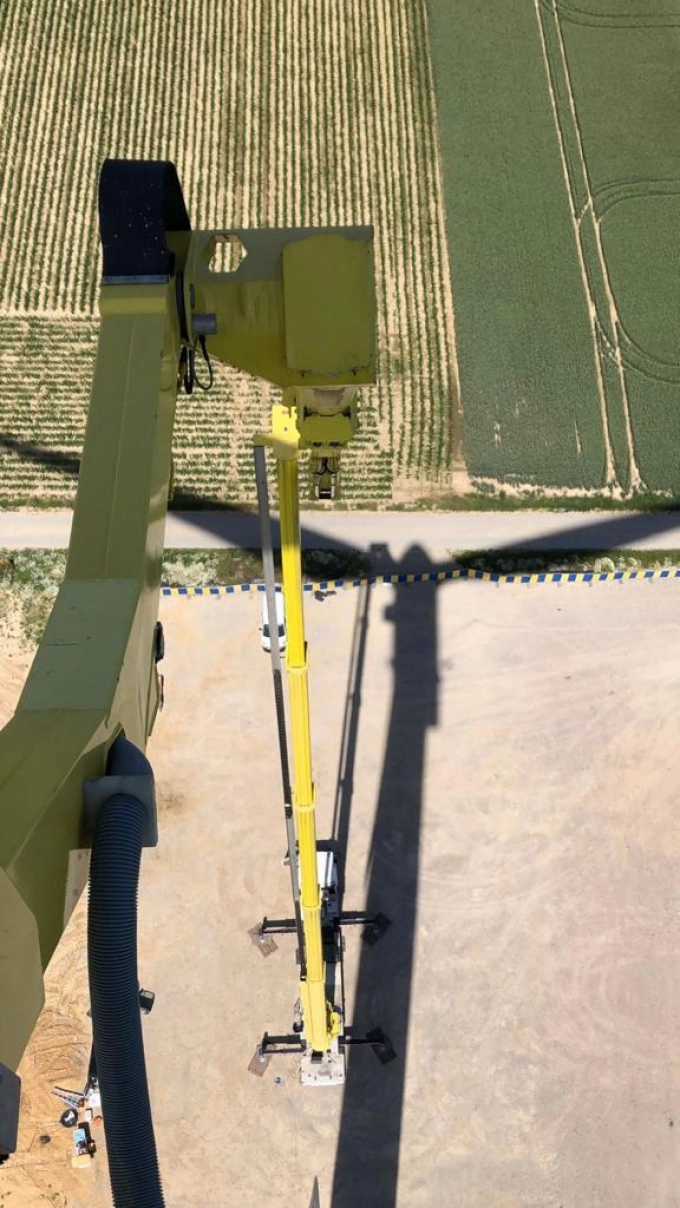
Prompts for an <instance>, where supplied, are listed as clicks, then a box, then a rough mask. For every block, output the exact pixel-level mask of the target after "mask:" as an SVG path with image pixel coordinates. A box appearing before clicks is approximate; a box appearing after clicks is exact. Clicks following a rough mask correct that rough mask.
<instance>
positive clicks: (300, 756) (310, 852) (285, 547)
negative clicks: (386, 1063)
mask: <svg viewBox="0 0 680 1208" xmlns="http://www.w3.org/2000/svg"><path fill="white" fill-rule="evenodd" d="M278 477H279V509H280V523H281V560H282V566H283V591H284V596H285V608H286V626H287V631H288V641H287V646H286V666H287V668H288V686H289V695H290V718H291V738H292V745H293V769H294V777H295V782H294V790H293V809H294V812H295V823H296V830H297V836H298V847H299V858H300V903H301V907H302V923H303V927H304V933H305V954H306V958H307V959H306V978H305V979H304V980H303V981H302V982H301V984H300V1002H301V1005H302V1016H303V1020H304V1028H305V1036H306V1039H307V1042H308V1044H309V1045H310V1047H311V1048H312V1049H314V1050H315V1051H316V1052H324V1051H325V1050H327V1049H329V1048H330V1046H331V1044H332V1042H333V1039H334V1037H335V1036H337V1035H338V1033H339V1031H340V1027H341V1021H340V1016H339V1015H338V1013H337V1012H336V1011H334V1010H333V1008H332V1006H331V1004H330V1003H328V1002H327V1001H326V965H325V961H324V959H323V944H322V937H321V894H320V890H319V878H318V873H317V863H316V808H315V804H314V781H313V779H312V747H311V735H310V725H309V689H308V677H307V643H306V641H305V619H304V610H303V597H302V561H301V545H300V510H299V494H298V478H299V475H298V462H297V460H291V461H281V460H280V461H279V462H278Z"/></svg>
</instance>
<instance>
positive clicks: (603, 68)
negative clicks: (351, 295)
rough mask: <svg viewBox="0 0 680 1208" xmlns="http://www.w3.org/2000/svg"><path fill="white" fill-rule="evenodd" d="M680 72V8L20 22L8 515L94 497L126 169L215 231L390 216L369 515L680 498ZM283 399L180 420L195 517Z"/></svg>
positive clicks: (3, 104) (267, 0)
mask: <svg viewBox="0 0 680 1208" xmlns="http://www.w3.org/2000/svg"><path fill="white" fill-rule="evenodd" d="M679 67H680V0H639V2H637V0H636V2H635V3H632V0H578V4H577V2H576V0H573V2H572V0H568V2H567V0H517V2H516V3H514V4H493V5H492V4H478V3H476V2H475V0H458V2H457V3H456V4H453V3H452V0H222V3H219V4H217V3H213V2H212V0H177V3H175V4H173V5H168V4H165V3H161V0H120V3H115V4H114V3H110V4H109V3H106V2H105V0H50V2H48V0H6V2H5V3H4V4H3V5H2V6H0V112H2V115H3V135H4V137H3V139H2V144H1V147H0V169H1V179H0V239H1V240H2V249H3V272H2V274H1V276H0V319H1V321H2V329H3V340H2V348H1V349H0V370H1V373H2V376H1V378H0V506H4V507H7V506H11V505H13V504H20V503H30V502H35V503H43V504H59V503H68V502H69V501H70V500H71V499H72V498H73V494H74V490H75V483H76V479H77V473H78V460H79V455H80V448H81V444H82V438H83V431H84V419H85V414H86V409H87V402H88V395H89V386H90V381H91V377H92V369H93V363H94V355H95V350H96V340H97V319H96V305H97V303H96V298H97V278H98V273H99V251H98V236H97V216H96V189H97V178H98V173H99V168H100V166H101V163H102V161H103V159H104V158H105V157H106V156H122V157H159V158H170V159H173V160H174V161H175V162H176V164H177V166H178V169H179V173H180V177H181V180H182V183H183V187H184V191H185V195H186V198H187V203H188V206H189V210H190V213H191V216H192V220H193V223H194V226H197V227H201V226H202V227H218V228H229V227H230V226H232V227H238V226H263V225H268V226H273V225H301V224H310V225H314V224H333V223H373V225H374V227H375V231H376V265H377V296H378V311H379V370H380V381H379V384H378V385H377V386H376V387H374V388H372V389H369V390H364V391H363V392H362V398H361V415H362V426H361V435H360V437H359V439H358V440H357V441H356V442H355V444H354V446H353V447H352V448H351V450H350V451H349V452H348V455H347V457H346V459H345V470H344V479H343V485H344V495H345V498H346V500H347V501H348V502H349V503H350V504H356V505H370V504H378V505H379V504H386V503H388V502H392V501H393V502H397V503H402V504H408V503H409V502H411V501H413V500H414V499H415V498H417V497H419V496H426V497H430V498H432V499H435V498H436V497H437V496H441V497H442V498H450V497H451V494H452V492H455V491H457V490H460V489H465V488H466V487H467V488H469V486H470V485H472V486H473V487H477V488H478V489H479V490H480V491H484V492H487V493H489V492H492V493H493V492H496V491H498V489H499V488H503V489H504V490H505V491H508V490H509V491H513V490H515V492H516V493H517V492H519V493H522V492H524V491H526V490H529V491H532V490H542V491H546V492H556V493H559V492H565V491H566V492H568V491H569V490H570V489H571V490H573V491H576V492H579V493H581V494H583V493H584V492H585V493H588V492H592V493H597V494H598V495H599V497H600V498H601V497H602V495H603V494H604V495H607V494H609V495H610V496H622V495H630V494H631V493H633V494H634V493H636V492H638V491H643V490H647V491H660V492H673V493H674V494H678V493H680V455H679V454H678V452H677V450H678V448H680V355H679V351H678V350H679V348H680V339H679V337H678V322H677V314H678V310H679V305H678V304H679V302H680V297H679V294H680V286H679V284H678V282H679V275H678V272H677V252H676V250H675V249H676V248H677V246H678V235H679V234H680V231H679V230H678V228H679V226H680V208H679V203H678V197H679V194H680V167H679V166H678V164H679V163H680V159H679V158H678V151H679V149H680V148H679V146H678V133H677V120H676V108H677V103H676V93H677V87H676V80H677V75H678V70H679ZM440 149H441V152H442V154H440ZM272 398H273V392H272V391H271V390H270V389H269V388H268V387H267V386H264V385H262V384H260V383H258V382H256V381H254V380H252V379H248V378H245V377H244V376H242V375H240V374H238V373H236V372H235V371H229V370H226V369H225V370H221V371H220V372H219V374H218V382H217V387H216V389H215V391H214V393H213V394H211V395H209V396H200V397H196V396H194V397H192V398H191V399H186V398H184V397H182V398H181V399H180V401H179V406H178V420H177V430H176V440H175V461H176V478H175V482H176V492H177V493H176V500H177V502H178V503H180V504H182V503H183V504H185V505H199V506H200V505H201V504H210V503H211V502H214V501H220V502H243V501H249V500H252V499H253V495H254V491H253V481H252V468H251V453H250V440H251V436H252V434H253V432H254V431H255V430H256V429H257V428H258V427H260V426H261V424H262V422H263V419H264V417H265V415H266V412H267V409H268V407H269V406H270V404H271V401H272Z"/></svg>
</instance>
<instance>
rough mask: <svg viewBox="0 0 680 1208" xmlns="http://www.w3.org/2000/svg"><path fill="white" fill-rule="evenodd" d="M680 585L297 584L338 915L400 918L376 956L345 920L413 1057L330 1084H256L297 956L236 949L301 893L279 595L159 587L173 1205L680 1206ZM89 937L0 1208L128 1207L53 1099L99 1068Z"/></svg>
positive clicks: (153, 948) (152, 936)
mask: <svg viewBox="0 0 680 1208" xmlns="http://www.w3.org/2000/svg"><path fill="white" fill-rule="evenodd" d="M677 592H678V588H677V586H676V585H675V584H674V583H672V582H659V581H656V582H653V583H644V582H639V583H638V582H635V583H626V584H622V585H615V584H602V585H596V586H593V587H587V586H584V585H572V586H564V587H557V586H538V587H523V586H507V585H505V586H502V587H499V588H495V587H493V586H491V585H487V584H481V583H479V584H478V583H468V582H458V583H448V584H443V585H440V586H437V585H431V584H427V585H414V586H412V587H401V588H398V589H394V588H384V587H376V588H374V589H372V591H371V592H370V594H369V595H368V596H366V595H362V594H361V593H358V592H347V593H344V594H339V595H336V596H330V597H328V598H326V599H325V600H323V601H320V600H316V599H314V598H308V602H307V615H308V629H309V640H310V647H311V671H310V674H311V695H312V709H313V717H312V740H313V744H314V751H315V773H316V785H317V799H318V805H319V817H320V826H319V832H320V836H321V837H328V836H329V835H330V834H331V833H334V834H335V836H336V838H338V840H339V842H340V845H341V847H346V851H347V861H346V895H345V905H346V907H347V908H348V909H359V908H362V907H364V906H367V907H368V908H369V909H376V908H377V909H380V910H382V911H383V912H384V913H385V914H387V915H388V916H389V918H390V919H391V920H392V926H391V928H390V929H389V931H388V932H387V934H386V935H385V937H384V938H383V939H382V940H381V941H380V943H379V944H378V945H376V946H375V947H373V948H369V947H363V948H362V945H361V942H360V939H359V936H358V935H356V934H352V933H350V932H348V934H347V953H346V956H347V976H348V985H349V995H348V1008H349V1015H350V1020H351V1022H352V1023H353V1024H354V1025H355V1026H356V1028H357V1030H362V1029H367V1028H369V1027H371V1026H373V1025H375V1024H380V1025H382V1027H383V1028H384V1029H385V1031H386V1032H387V1033H388V1034H389V1035H390V1037H391V1039H392V1041H393V1044H394V1046H395V1048H396V1050H397V1053H398V1059H397V1060H396V1061H394V1062H392V1064H390V1065H388V1066H385V1067H381V1066H380V1064H379V1063H378V1062H377V1061H376V1060H375V1058H374V1057H373V1055H372V1054H371V1053H370V1051H360V1050H358V1051H355V1053H354V1054H352V1057H351V1060H350V1064H349V1072H348V1079H347V1083H346V1085H345V1087H344V1088H334V1089H326V1090H320V1089H319V1090H316V1089H312V1090H310V1089H305V1088H302V1087H301V1086H300V1085H299V1084H298V1078H297V1065H296V1061H295V1060H294V1059H293V1058H288V1057H286V1058H280V1059H277V1061H276V1063H272V1065H271V1066H270V1068H269V1070H268V1071H267V1073H266V1074H265V1076H264V1077H263V1078H262V1079H257V1078H254V1077H253V1076H252V1075H251V1074H249V1073H248V1071H247V1066H248V1062H249V1060H250V1058H251V1056H252V1054H253V1051H254V1048H255V1044H256V1042H257V1040H258V1039H259V1037H260V1036H261V1034H262V1032H263V1030H264V1029H269V1030H270V1031H277V1030H288V1028H289V1027H290V1024H291V1022H292V1007H293V1003H294V1000H295V998H296V996H297V987H296V970H295V964H294V954H293V948H294V943H293V940H292V939H290V940H288V939H282V940H281V942H280V944H279V948H278V950H277V951H276V952H275V953H274V954H273V955H272V956H270V957H269V958H268V959H266V960H265V959H263V958H262V957H261V955H260V954H259V953H258V952H257V951H256V949H255V948H254V947H253V945H252V944H251V941H250V938H249V936H248V928H249V927H251V926H252V925H253V924H254V923H255V922H257V921H258V919H259V918H261V916H262V914H263V913H268V914H270V915H277V914H281V913H286V912H287V911H288V906H289V903H288V896H287V895H288V873H287V870H286V869H285V868H284V867H283V865H282V856H283V849H284V830H283V821H282V811H281V797H280V788H279V782H278V778H277V766H276V758H275V751H276V747H275V731H274V713H273V703H272V699H271V690H270V673H269V666H268V660H267V658H266V656H265V655H264V654H263V653H262V651H261V649H260V647H259V638H258V632H257V629H258V616H259V609H258V601H257V599H256V598H249V597H247V596H246V597H233V598H227V599H225V598H221V599H219V598H218V599H210V598H208V599H203V600H188V599H171V600H164V601H163V604H162V614H161V615H162V619H163V623H164V626H165V631H166V642H167V657H166V662H165V672H166V701H167V703H166V709H165V712H164V713H163V714H162V716H161V717H160V719H159V722H158V725H157V728H156V732H155V734H154V736H153V739H152V742H151V744H150V755H151V758H152V762H153V764H154V767H155V772H156V777H157V783H158V795H159V804H160V830H161V841H160V844H159V846H158V848H157V849H155V850H153V851H149V852H146V853H145V856H144V861H143V881H142V888H141V897H140V977H141V980H142V984H143V985H145V986H148V987H150V988H151V989H153V990H154V991H155V992H156V995H157V1000H156V1005H155V1008H154V1010H153V1012H152V1014H151V1015H150V1016H149V1017H148V1018H147V1019H146V1020H145V1022H144V1029H145V1037H146V1046H147V1059H148V1065H149V1070H150V1079H151V1085H152V1100H153V1105H154V1111H155V1119H156V1133H157V1139H158V1145H159V1151H160V1158H161V1166H162V1170H163V1174H164V1181H165V1189H166V1196H167V1202H168V1205H169V1206H170V1208H174V1206H175V1205H176V1206H177V1208H179V1206H180V1205H182V1208H193V1206H196V1208H198V1206H199V1205H200V1206H201V1208H202V1206H203V1205H205V1204H219V1205H229V1204H235V1205H236V1204H238V1205H239V1208H255V1206H256V1205H257V1208H262V1206H265V1205H272V1208H273V1206H274V1205H276V1206H277V1208H279V1206H280V1208H313V1205H314V1204H317V1205H318V1206H319V1208H392V1206H394V1205H398V1208H406V1206H407V1205H408V1208H431V1205H433V1204H446V1205H449V1204H450V1205H455V1206H456V1208H672V1206H675V1205H677V1204H678V1203H680V1199H679V1197H678V1186H679V1185H680V1155H679V1152H678V1135H679V1133H680V1062H679V1061H678V1052H680V1017H679V1016H678V1010H677V1004H678V1002H679V1001H680V972H679V968H678V962H677V951H678V946H679V944H680V913H679V909H680V890H678V884H679V883H680V882H679V881H678V866H679V863H680V827H679V825H678V822H677V805H676V802H677V788H676V783H675V776H676V774H677V750H678V734H677V689H678V681H679V679H680V627H679V625H678V601H677ZM83 920H84V914H83V910H82V904H81V908H79V910H78V911H77V912H76V914H75V916H74V918H73V920H72V922H71V925H70V928H69V931H68V933H67V935H66V937H65V939H64V941H63V943H62V945H61V946H60V948H59V950H58V952H57V955H56V956H55V960H54V962H53V965H52V967H51V969H50V971H49V976H48V981H49V998H48V1008H47V1011H46V1012H45V1015H44V1017H43V1019H42V1020H41V1022H40V1024H39V1026H38V1029H37V1031H36V1034H35V1036H34V1039H33V1042H32V1044H31V1046H30V1048H29V1050H28V1052H27V1054H26V1057H25V1060H24V1063H23V1068H22V1074H23V1077H24V1096H25V1099H24V1115H23V1119H22V1130H21V1148H20V1152H19V1153H18V1154H17V1155H16V1156H15V1157H14V1158H13V1159H12V1161H11V1162H10V1163H9V1164H8V1165H7V1166H6V1167H5V1168H3V1170H2V1171H1V1172H0V1205H1V1206H2V1208H19V1206H21V1208H34V1206H35V1208H37V1206H38V1205H40V1206H42V1205H44V1204H53V1205H57V1206H58V1208H85V1205H88V1208H97V1206H102V1208H103V1206H104V1205H108V1204H109V1203H110V1196H109V1192H108V1188H107V1182H106V1167H105V1162H104V1159H103V1156H102V1157H101V1158H98V1159H96V1160H95V1162H94V1163H93V1165H92V1168H91V1169H90V1171H85V1172H74V1171H72V1170H71V1168H70V1166H69V1161H68V1144H69V1136H68V1134H67V1133H66V1132H65V1131H64V1130H62V1129H60V1127H59V1125H58V1123H57V1118H58V1114H59V1105H58V1103H57V1101H56V1100H54V1099H52V1098H51V1096H50V1094H49V1091H50V1087H51V1086H52V1085H53V1084H54V1082H55V1081H60V1082H66V1084H67V1085H71V1084H73V1085H78V1082H79V1081H81V1080H82V1077H83V1074H84V1071H85V1065H86V1059H87V1043H88V1022H89V1021H88V1019H87V1015H86V1011H87V993H86V958H85V951H84V930H83ZM133 1130H134V1122H133V1121H131V1139H133V1136H134V1131H133ZM41 1134H48V1135H50V1136H51V1138H52V1139H51V1141H50V1142H49V1143H46V1144H42V1143H41V1142H40V1136H41ZM315 1180H317V1181H318V1197H317V1190H315Z"/></svg>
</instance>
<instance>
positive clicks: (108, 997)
mask: <svg viewBox="0 0 680 1208" xmlns="http://www.w3.org/2000/svg"><path fill="white" fill-rule="evenodd" d="M144 819H145V812H144V806H143V805H142V803H141V801H139V800H138V799H137V797H134V796H131V795H129V794H127V793H117V794H114V795H113V796H112V797H110V798H109V799H108V801H106V802H105V804H104V805H102V806H101V808H100V811H99V815H98V818H97V824H96V828H95V833H94V839H93V843H92V857H91V864H90V904H89V915H88V962H89V974H90V998H91V1004H92V1033H93V1041H94V1050H95V1057H96V1061H97V1074H98V1078H99V1089H100V1091H101V1097H102V1114H103V1117H104V1131H105V1133H106V1145H107V1149H108V1158H109V1172H110V1178H111V1190H112V1192H113V1202H114V1204H115V1208H164V1203H165V1201H164V1199H163V1189H162V1187H161V1177H160V1172H159V1169H158V1157H157V1154H156V1139H155V1137H154V1131H153V1121H152V1119H151V1104H150V1102H149V1087H148V1083H147V1077H146V1065H145V1061H144V1042H143V1039H142V1017H141V1013H140V1007H139V980H138V976H137V889H138V884H139V867H140V862H141V854H142V836H143V830H144Z"/></svg>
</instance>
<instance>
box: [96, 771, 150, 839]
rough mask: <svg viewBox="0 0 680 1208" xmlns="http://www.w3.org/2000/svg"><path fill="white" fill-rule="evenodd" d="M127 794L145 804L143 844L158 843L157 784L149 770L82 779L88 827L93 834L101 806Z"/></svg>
mask: <svg viewBox="0 0 680 1208" xmlns="http://www.w3.org/2000/svg"><path fill="white" fill-rule="evenodd" d="M118 793H127V794H128V795H129V796H131V797H136V798H137V800H138V801H141V803H142V805H143V806H144V813H145V821H144V832H143V834H142V846H143V847H157V846H158V819H157V814H156V786H155V784H154V779H153V776H152V775H150V774H149V773H145V774H142V775H140V776H97V777H96V778H95V779H94V780H84V781H83V806H84V810H85V826H86V828H87V830H88V832H89V833H90V834H94V828H95V826H96V825H97V817H98V815H99V811H100V809H101V807H102V806H103V805H104V803H105V802H106V801H108V800H109V798H110V797H114V796H116V795H117V794H118Z"/></svg>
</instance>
